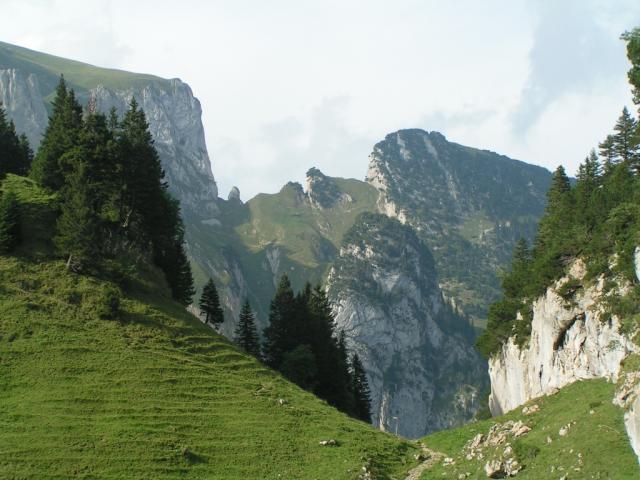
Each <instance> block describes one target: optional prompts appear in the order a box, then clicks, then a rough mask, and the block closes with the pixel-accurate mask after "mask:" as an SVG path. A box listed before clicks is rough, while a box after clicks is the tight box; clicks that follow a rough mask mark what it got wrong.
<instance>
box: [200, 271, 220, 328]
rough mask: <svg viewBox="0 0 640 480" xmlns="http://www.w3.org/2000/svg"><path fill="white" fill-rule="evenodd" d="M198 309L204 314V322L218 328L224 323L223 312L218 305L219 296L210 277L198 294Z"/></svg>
mask: <svg viewBox="0 0 640 480" xmlns="http://www.w3.org/2000/svg"><path fill="white" fill-rule="evenodd" d="M200 310H202V312H203V313H204V315H205V322H206V323H208V324H211V325H213V327H214V328H215V329H218V327H219V326H220V325H222V324H223V323H224V313H223V311H222V307H220V298H219V296H218V290H217V289H216V285H215V283H213V279H212V278H210V279H209V281H208V282H207V283H206V284H205V286H204V288H203V289H202V295H201V296H200Z"/></svg>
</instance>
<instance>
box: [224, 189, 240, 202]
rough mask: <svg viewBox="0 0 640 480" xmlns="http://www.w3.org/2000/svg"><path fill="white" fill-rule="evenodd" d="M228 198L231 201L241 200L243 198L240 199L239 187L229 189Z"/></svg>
mask: <svg viewBox="0 0 640 480" xmlns="http://www.w3.org/2000/svg"><path fill="white" fill-rule="evenodd" d="M227 200H229V201H230V202H231V201H238V202H241V201H242V200H240V189H239V188H238V187H231V190H229V196H228V197H227Z"/></svg>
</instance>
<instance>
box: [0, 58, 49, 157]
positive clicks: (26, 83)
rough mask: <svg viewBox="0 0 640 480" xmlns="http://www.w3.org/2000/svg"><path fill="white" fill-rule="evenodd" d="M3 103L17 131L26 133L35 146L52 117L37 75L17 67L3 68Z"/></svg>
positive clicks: (0, 94)
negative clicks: (48, 113)
mask: <svg viewBox="0 0 640 480" xmlns="http://www.w3.org/2000/svg"><path fill="white" fill-rule="evenodd" d="M0 103H2V106H3V107H4V109H5V110H6V112H7V114H8V116H9V118H11V119H12V120H13V122H14V123H15V125H16V130H17V131H18V133H24V134H25V135H26V136H27V138H28V139H29V143H30V144H31V146H32V147H35V146H37V145H39V144H40V139H41V138H42V134H43V133H44V130H45V128H46V127H47V123H48V121H49V117H48V116H47V110H46V108H45V105H44V101H43V95H42V92H41V91H40V86H39V83H38V77H37V76H36V75H34V74H33V73H29V74H27V73H24V72H21V71H20V70H17V69H15V68H11V69H6V70H1V69H0Z"/></svg>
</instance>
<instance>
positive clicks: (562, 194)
mask: <svg viewBox="0 0 640 480" xmlns="http://www.w3.org/2000/svg"><path fill="white" fill-rule="evenodd" d="M572 205H573V201H572V198H571V183H570V182H569V177H568V176H567V174H566V172H565V170H564V167H563V166H562V165H560V166H559V167H558V168H557V169H556V170H555V172H554V173H553V177H552V179H551V186H550V187H549V190H548V191H547V205H546V207H545V215H544V216H543V218H542V219H541V220H540V224H539V226H538V235H537V237H536V245H535V249H536V250H543V249H545V248H546V247H547V246H548V245H550V244H551V243H553V241H554V239H556V238H558V233H559V232H560V231H564V230H566V229H565V228H564V227H566V225H567V221H568V219H569V217H570V216H571V215H572V214H573V208H572ZM567 233H569V232H567Z"/></svg>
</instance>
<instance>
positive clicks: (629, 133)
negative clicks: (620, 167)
mask: <svg viewBox="0 0 640 480" xmlns="http://www.w3.org/2000/svg"><path fill="white" fill-rule="evenodd" d="M637 129H638V122H637V121H636V120H635V119H634V118H633V117H632V116H631V114H630V113H629V110H627V107H624V108H623V109H622V114H621V115H620V118H618V121H617V122H616V125H615V127H614V128H613V130H614V132H615V133H614V134H613V140H614V149H615V152H616V155H617V156H618V157H620V160H621V161H622V162H624V163H626V164H627V166H632V167H633V168H635V169H640V165H639V162H640V161H639V160H638V156H639V155H640V152H639V150H638V143H637Z"/></svg>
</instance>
